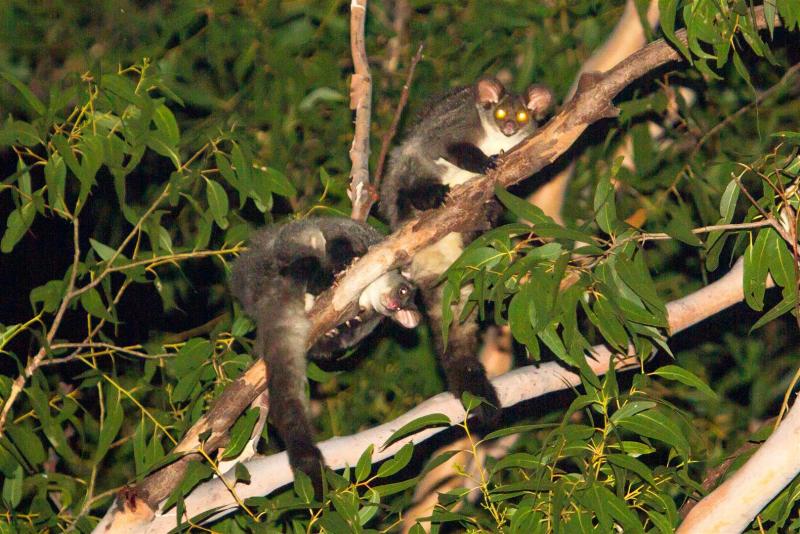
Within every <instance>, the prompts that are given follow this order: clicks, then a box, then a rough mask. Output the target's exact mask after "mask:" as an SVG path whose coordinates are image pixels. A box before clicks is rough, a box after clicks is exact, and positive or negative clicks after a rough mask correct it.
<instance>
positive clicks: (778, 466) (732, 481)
mask: <svg viewBox="0 0 800 534" xmlns="http://www.w3.org/2000/svg"><path fill="white" fill-rule="evenodd" d="M798 435H800V403H798V402H797V401H795V403H794V406H792V409H791V410H789V413H788V414H787V415H786V418H785V419H784V420H783V421H782V422H781V424H780V425H779V426H778V428H777V430H775V432H773V433H772V435H771V436H770V437H769V438H768V439H767V441H765V442H764V443H763V444H762V445H761V447H759V449H758V450H757V451H756V452H755V453H754V454H753V456H752V457H750V459H749V460H747V462H745V464H744V465H743V466H742V467H740V468H739V470H738V471H736V472H735V473H734V474H733V475H732V476H731V477H730V478H729V479H727V480H726V481H725V482H723V483H722V484H721V485H720V486H719V487H717V489H715V490H714V491H712V492H711V493H710V494H708V495H707V496H706V497H705V498H704V499H703V500H702V501H700V502H699V503H697V504H696V505H695V506H694V508H692V510H691V511H690V512H689V514H688V515H687V516H686V519H684V520H683V523H681V525H680V527H679V528H678V530H677V532H678V533H679V534H694V533H697V534H702V533H705V532H720V533H728V532H732V533H733V532H742V531H744V530H745V529H747V527H748V525H749V524H750V522H751V521H753V519H754V518H755V517H756V514H758V512H759V511H761V509H762V508H764V506H766V505H767V503H769V502H770V501H771V500H772V499H773V498H774V497H775V496H776V495H777V494H778V493H780V491H781V490H782V489H783V488H785V487H786V485H787V484H789V483H790V482H791V481H792V480H793V479H794V477H796V476H797V474H798V473H800V455H798V454H797V437H798Z"/></svg>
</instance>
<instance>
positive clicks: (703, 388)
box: [651, 365, 717, 399]
mask: <svg viewBox="0 0 800 534" xmlns="http://www.w3.org/2000/svg"><path fill="white" fill-rule="evenodd" d="M651 374H654V375H658V376H662V377H664V378H667V379H669V380H675V381H677V382H680V383H682V384H686V385H687V386H690V387H693V388H695V389H696V390H698V391H700V392H702V393H704V394H706V395H708V396H709V397H711V398H712V399H716V398H717V394H716V393H715V392H714V390H713V389H711V388H710V387H708V385H707V384H706V383H705V382H703V381H702V380H700V378H699V377H698V376H697V375H695V374H694V373H692V372H691V371H687V370H686V369H684V368H682V367H678V366H677V365H665V366H664V367H660V368H658V369H656V370H655V371H653V372H652V373H651Z"/></svg>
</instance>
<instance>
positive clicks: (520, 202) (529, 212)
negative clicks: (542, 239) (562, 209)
mask: <svg viewBox="0 0 800 534" xmlns="http://www.w3.org/2000/svg"><path fill="white" fill-rule="evenodd" d="M494 194H495V195H497V198H498V200H500V202H502V203H503V205H504V206H505V207H506V208H508V210H509V211H510V212H511V213H513V214H514V215H516V216H517V217H519V218H520V219H524V220H526V221H528V222H531V223H533V224H536V225H538V224H552V225H555V221H553V219H551V218H550V217H548V216H547V215H545V214H544V212H543V211H542V209H541V208H540V207H538V206H534V205H533V204H531V203H530V202H528V201H527V200H524V199H521V198H519V197H518V196H515V195H512V194H511V193H509V192H508V191H506V190H505V189H503V188H502V187H500V186H499V185H498V186H495V188H494Z"/></svg>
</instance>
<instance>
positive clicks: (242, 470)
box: [233, 462, 250, 484]
mask: <svg viewBox="0 0 800 534" xmlns="http://www.w3.org/2000/svg"><path fill="white" fill-rule="evenodd" d="M233 474H234V477H235V478H236V482H237V483H242V484H250V471H248V470H247V467H245V465H244V464H243V463H241V462H236V465H235V466H233Z"/></svg>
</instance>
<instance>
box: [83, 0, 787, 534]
mask: <svg viewBox="0 0 800 534" xmlns="http://www.w3.org/2000/svg"><path fill="white" fill-rule="evenodd" d="M352 6H362V4H359V3H358V0H353V4H352ZM353 11H354V12H355V11H358V12H361V11H365V9H364V8H363V7H361V8H354V9H353ZM755 12H756V15H757V21H756V22H757V25H758V26H759V27H761V28H763V27H765V26H766V22H765V20H764V17H763V11H762V10H761V8H756V10H755ZM362 14H363V13H362ZM361 22H362V24H363V20H362V21H361ZM776 23H779V22H777V21H776ZM362 35H363V32H362ZM676 35H677V36H678V38H680V39H682V40H683V41H685V39H686V33H685V31H683V30H682V31H679V32H676ZM681 59H682V57H681V56H680V55H679V54H678V52H676V51H675V50H673V49H672V47H671V46H670V45H669V44H667V43H666V42H664V41H663V40H660V41H656V42H654V43H651V44H650V45H648V46H646V47H644V48H642V49H640V50H639V51H637V52H636V53H634V54H632V55H631V56H630V57H629V58H628V59H626V60H625V61H623V62H621V63H620V64H618V65H617V66H616V67H614V68H613V69H611V70H610V71H609V72H608V73H606V74H605V75H599V74H595V75H592V74H587V75H584V76H583V78H582V81H581V83H579V85H578V90H577V93H576V95H575V97H574V98H573V99H572V100H571V101H570V102H569V103H568V104H567V105H565V106H564V107H563V109H562V110H561V112H560V113H558V114H557V115H556V116H555V117H554V118H553V119H552V120H551V121H550V122H549V123H548V124H547V125H545V127H543V128H541V129H540V130H538V131H537V132H536V133H535V134H534V135H533V136H532V137H531V138H529V139H527V140H526V141H525V142H523V143H522V144H521V146H519V147H518V148H517V149H515V150H513V151H512V152H510V153H508V154H506V155H504V156H503V157H502V158H501V162H500V164H499V166H498V168H497V169H495V170H494V171H491V172H490V173H489V174H488V175H486V176H482V177H478V178H475V179H473V180H471V181H470V182H468V183H467V184H464V185H463V186H460V187H458V188H456V189H455V190H454V191H453V192H452V194H451V195H450V197H449V198H448V201H447V202H446V204H445V205H444V206H442V207H441V208H439V209H436V210H431V211H427V212H425V213H423V214H422V215H421V216H420V217H419V218H418V219H417V220H413V221H410V222H409V223H407V224H406V225H404V226H403V227H402V228H400V229H399V230H398V231H396V232H395V233H394V234H392V235H390V236H388V237H387V238H386V239H385V240H384V241H383V242H381V243H380V244H378V245H376V246H375V247H373V248H372V249H371V250H370V251H369V252H368V253H367V254H366V255H365V256H363V257H362V258H361V259H359V260H358V261H357V262H356V263H354V264H353V266H351V267H350V269H348V271H347V273H345V275H344V276H343V277H342V278H341V279H340V280H339V282H338V283H337V285H336V287H334V288H332V289H330V290H328V291H326V292H324V293H323V294H321V295H320V297H319V298H317V300H316V304H315V306H314V308H313V309H312V310H311V312H310V313H309V318H310V319H311V321H312V329H311V333H310V335H309V339H308V345H309V346H311V345H313V343H314V342H315V341H316V339H317V338H318V337H319V336H320V335H322V333H324V332H325V331H327V330H329V329H331V328H333V327H335V326H336V325H337V324H340V323H341V322H343V321H344V320H346V319H348V318H350V317H351V316H352V315H353V314H354V313H355V311H356V310H355V307H356V306H355V302H356V301H357V300H358V297H359V295H360V294H361V292H362V291H363V289H364V288H365V287H366V286H367V285H369V284H370V283H371V282H372V281H374V280H376V279H377V278H378V277H380V276H381V275H382V274H384V273H385V272H387V271H388V270H390V269H392V268H396V267H398V266H401V265H404V264H406V263H408V262H409V261H410V259H411V258H412V257H413V256H414V254H416V253H417V252H418V251H419V250H421V249H423V248H425V247H427V246H429V245H431V244H433V243H435V242H436V241H438V240H439V239H441V238H442V237H444V236H445V235H447V234H448V233H450V232H468V231H471V230H472V229H475V228H478V227H479V226H480V223H481V221H482V220H483V219H484V217H483V215H482V211H483V209H484V206H485V205H486V203H487V202H488V201H489V200H490V199H491V198H492V197H493V192H494V187H495V186H496V185H499V186H501V187H508V186H510V185H513V184H515V183H517V182H519V181H521V180H523V179H525V178H527V177H528V176H531V175H532V174H534V173H536V172H538V171H539V170H541V169H542V168H544V167H545V166H547V165H549V164H551V163H552V162H554V161H555V160H556V159H558V158H559V157H560V156H561V155H562V154H563V153H564V152H566V150H568V149H569V147H570V146H572V144H573V143H574V142H575V141H576V140H577V139H578V138H579V137H580V135H581V134H582V133H583V131H584V130H585V129H586V128H587V127H588V126H589V125H590V124H592V123H594V122H596V121H598V120H600V119H602V118H604V117H611V116H615V115H616V113H617V110H616V108H614V106H613V104H612V99H613V98H614V97H616V96H617V95H618V94H619V92H620V91H622V90H623V89H624V88H625V87H627V86H628V85H629V84H631V83H633V82H634V81H635V80H637V79H638V78H640V77H641V76H643V75H645V74H646V73H648V72H650V71H651V70H653V69H656V68H658V67H661V66H663V65H665V64H667V63H669V62H672V61H680V60H681ZM357 127H358V124H357ZM354 146H355V145H354ZM351 154H352V151H351ZM351 187H352V184H351ZM354 204H355V203H354ZM354 207H355V206H354ZM364 216H366V214H365V215H364ZM737 265H738V266H739V269H740V268H741V267H740V265H741V264H740V263H738V264H737ZM735 270H736V269H734V271H735ZM734 271H732V272H734ZM729 277H730V274H729V275H726V277H725V279H726V280H729ZM734 278H735V277H734ZM736 282H737V284H738V287H736V288H730V290H731V291H733V293H734V297H735V298H733V300H730V299H729V301H726V300H724V299H722V298H719V299H717V300H716V301H714V302H704V301H700V302H697V301H696V299H697V298H700V297H696V296H691V295H690V296H689V297H686V298H685V299H681V300H680V301H677V302H675V303H673V304H671V306H672V307H673V308H677V309H676V310H673V311H671V313H670V325H671V327H672V331H673V332H676V331H679V330H681V329H683V328H686V327H688V326H690V324H688V323H687V324H684V322H685V321H689V320H690V319H688V318H691V317H696V318H695V319H694V322H697V321H699V320H701V319H702V318H704V317H707V316H708V315H710V314H712V313H716V311H719V310H720V309H723V308H725V307H727V306H729V305H730V304H732V303H734V302H738V301H739V300H741V298H742V297H741V271H739V274H738V278H737V279H736ZM718 283H719V282H717V284H718ZM728 285H729V284H728ZM734 285H736V284H734ZM711 287H716V286H715V284H712V285H711V286H709V287H708V288H706V289H709V288H711ZM702 291H703V290H701V292H698V294H705V293H702ZM737 292H738V293H737ZM736 295H738V296H736ZM724 302H728V303H727V304H724V305H723V303H724ZM681 307H688V309H686V310H683V309H681ZM710 310H714V311H710ZM673 312H674V313H673ZM706 312H707V313H706ZM673 321H675V322H674V323H673ZM691 324H693V323H691ZM604 351H605V352H604ZM610 356H611V355H610V354H608V352H607V350H605V349H599V351H598V353H597V354H595V358H596V360H595V359H590V360H591V362H592V363H591V365H593V366H597V365H600V368H601V369H602V370H605V369H606V368H607V366H608V362H609V358H610ZM625 361H626V362H627V363H628V364H631V363H633V362H631V361H630V360H625ZM556 367H557V366H556ZM543 368H544V369H545V371H537V370H535V369H531V368H523V369H518V370H516V371H512V372H511V373H508V374H506V375H504V376H503V377H500V378H499V379H498V381H497V382H496V384H497V385H498V393H499V394H500V396H501V401H502V402H503V405H504V406H509V405H511V404H515V403H517V402H519V401H520V400H524V399H526V398H532V397H534V396H536V395H538V394H541V393H539V392H540V391H544V390H543V389H541V388H540V387H539V386H542V387H544V385H545V384H551V386H550V387H554V388H555V389H562V388H563V387H566V385H565V383H564V382H562V381H563V380H565V378H564V377H569V376H570V375H571V374H570V373H567V372H566V371H564V370H563V369H561V368H560V367H557V369H553V368H551V367H544V366H543ZM537 369H538V368H537ZM598 372H600V371H599V370H598ZM540 373H545V374H546V373H556V375H554V376H555V377H557V378H553V377H551V378H548V379H545V378H543V377H542V376H540ZM264 375H265V367H264V365H263V363H262V362H261V361H258V362H256V363H254V364H253V366H251V367H250V369H248V371H247V372H246V374H245V375H243V377H241V378H240V379H239V380H237V381H236V382H235V386H234V388H235V389H236V392H235V393H231V394H230V395H228V391H227V390H226V391H225V392H224V393H223V397H224V398H223V397H220V398H219V399H217V401H216V402H215V403H214V406H213V407H212V410H211V411H210V412H209V413H208V414H207V415H206V416H205V417H204V418H203V419H202V420H201V422H199V423H198V424H196V425H195V427H193V429H192V431H191V433H190V435H191V436H197V435H199V434H201V433H202V432H203V431H204V430H205V429H207V428H210V426H211V425H212V424H213V425H214V426H215V428H217V429H220V430H221V429H222V428H227V426H225V425H223V424H217V420H216V419H215V418H213V417H212V413H217V412H215V410H221V411H222V412H224V413H225V414H227V416H234V414H238V413H241V412H242V411H243V410H244V409H245V408H246V407H247V406H248V405H249V404H250V403H251V402H252V400H253V399H254V398H255V397H256V396H257V395H258V394H259V393H260V392H261V391H262V390H263V388H264V387H265V383H266V380H265V377H264ZM571 376H573V377H574V378H575V379H577V377H576V376H575V375H571ZM517 377H520V378H517ZM538 380H542V383H541V384H540V383H538V382H536V381H538ZM553 380H555V382H553ZM556 383H557V386H556V385H555V384H556ZM229 388H230V386H229ZM531 388H536V389H531ZM551 390H552V389H551ZM504 395H505V397H504ZM428 409H435V411H447V410H450V411H451V412H452V413H453V414H454V416H453V417H455V415H456V414H458V413H459V411H460V413H461V414H462V415H461V417H462V418H463V411H461V407H460V403H459V402H458V401H456V400H455V399H453V398H452V396H451V395H449V394H442V395H440V396H437V397H434V398H433V399H431V400H429V401H427V402H426V403H425V404H423V405H421V406H420V407H418V408H417V409H415V410H413V411H412V412H409V414H407V415H408V416H409V417H410V418H411V419H414V418H416V417H419V416H420V415H422V414H423V413H428V412H427V411H426V410H428ZM404 417H405V416H404ZM453 417H451V420H452V421H457V420H458V418H457V417H456V418H455V419H454V418H453ZM234 419H235V416H234ZM411 419H407V420H411ZM398 421H399V420H398ZM398 421H394V422H391V423H387V424H385V425H382V426H381V427H378V428H376V429H373V430H371V431H368V432H369V436H373V438H370V439H374V440H375V441H376V442H381V441H380V440H379V437H380V436H382V435H383V434H381V432H384V431H386V430H387V429H389V428H394V429H396V428H399V426H398V425H399V424H402V423H398ZM227 423H228V424H230V423H232V420H231V419H227ZM386 435H387V436H388V435H389V434H386ZM429 435H431V434H425V435H424V437H420V439H425V438H427V437H428V436H429ZM359 436H361V434H360V435H359ZM375 436H378V437H375ZM415 438H416V437H415ZM187 439H189V436H187V438H185V439H184V441H183V442H182V443H184V442H186V440H187ZM344 439H345V438H340V439H339V440H333V443H331V442H328V443H327V444H321V447H320V448H321V449H322V451H323V453H324V455H325V457H326V460H327V461H328V465H330V466H331V467H334V468H335V467H337V466H340V465H344V464H339V463H337V461H338V459H339V458H340V456H339V454H340V453H341V454H345V453H347V452H349V453H352V451H353V450H354V445H353V441H352V440H351V441H347V442H346V443H347V445H346V446H345V447H344V448H345V449H347V448H349V450H346V451H345V450H341V449H340V448H339V447H340V445H339V443H340V441H341V440H344ZM384 439H385V438H384ZM381 443H382V442H381ZM364 448H365V447H362V448H361V449H360V450H359V452H360V451H361V450H364ZM184 450H185V449H184ZM205 450H206V451H210V449H209V447H208V443H206V449H205ZM387 450H390V451H394V450H396V449H395V448H394V446H393V447H392V448H390V449H387ZM385 452H386V451H384V453H385ZM384 453H380V455H379V456H380V458H376V460H377V459H381V458H386V457H388V456H389V455H390V454H388V453H387V454H385V455H384ZM376 456H377V455H376ZM277 457H280V458H282V460H280V461H282V462H283V463H284V464H286V470H287V471H286V472H285V473H284V472H283V471H275V472H274V473H275V476H276V477H277V478H275V479H273V480H269V481H264V482H269V483H270V484H273V485H272V486H271V487H278V486H280V485H282V484H285V483H286V482H288V481H289V480H291V473H290V472H289V471H288V463H286V459H285V455H284V456H282V457H281V456H280V455H277ZM270 458H271V459H269V460H268V464H267V465H268V466H277V465H278V464H277V463H275V462H279V461H278V460H274V458H276V456H273V457H270ZM342 458H349V457H347V456H346V455H345V456H343V457H342ZM355 460H357V458H356V459H354V460H352V461H351V465H352V464H354V462H355ZM259 461H267V460H259ZM348 461H349V460H348ZM259 465H260V464H259ZM280 465H283V464H280ZM255 468H256V466H253V469H255ZM273 468H275V469H277V467H269V469H273ZM251 472H252V469H251ZM256 478H257V477H254V481H255V480H256ZM251 490H254V492H253V493H249V492H250V491H251ZM268 491H270V490H268V489H267V490H265V489H264V486H263V485H257V484H256V483H255V482H254V484H253V485H252V486H250V487H249V488H247V489H246V491H245V488H243V489H242V493H241V494H240V495H244V496H245V497H247V496H250V495H263V494H265V493H268ZM245 493H246V495H245ZM198 498H200V497H198ZM214 498H220V501H219V502H218V503H215V504H214V505H217V504H219V503H222V502H226V501H225V499H224V496H223V497H214ZM192 502H193V503H195V504H194V506H195V508H188V509H189V510H190V514H192V513H194V512H192V511H191V510H199V509H200V505H199V504H197V501H192ZM203 502H205V501H203ZM187 505H188V501H187ZM116 511H117V510H116V506H115V507H114V508H112V509H111V510H109V511H108V513H107V514H106V518H105V519H104V520H103V522H102V523H101V525H111V523H112V522H113V521H114V519H113V516H114V515H116ZM174 521H175V519H174V517H173V518H172V519H171V525H173V526H174ZM98 530H99V527H98Z"/></svg>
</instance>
